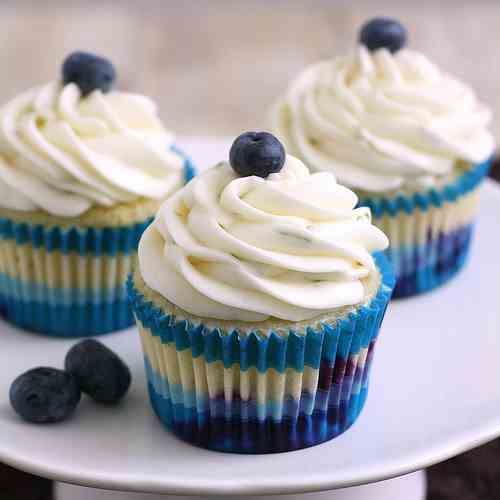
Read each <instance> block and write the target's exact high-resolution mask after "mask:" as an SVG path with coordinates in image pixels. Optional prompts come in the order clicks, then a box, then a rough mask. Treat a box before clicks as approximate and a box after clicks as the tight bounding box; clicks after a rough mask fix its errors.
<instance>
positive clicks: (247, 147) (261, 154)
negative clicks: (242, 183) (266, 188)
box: [229, 132, 286, 178]
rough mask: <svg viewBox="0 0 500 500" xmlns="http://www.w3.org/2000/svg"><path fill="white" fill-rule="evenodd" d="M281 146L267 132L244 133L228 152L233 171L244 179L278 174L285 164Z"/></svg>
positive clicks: (283, 151)
mask: <svg viewBox="0 0 500 500" xmlns="http://www.w3.org/2000/svg"><path fill="white" fill-rule="evenodd" d="M285 156H286V154H285V148H284V147H283V144H281V142H280V141H279V140H278V139H277V138H276V137H275V136H274V135H272V134H270V133H269V132H245V133H244V134H241V135H240V136H239V137H237V138H236V139H235V141H234V142H233V145H232V146H231V150H230V151H229V162H230V163H231V167H233V170H234V171H235V172H236V173H237V174H239V175H241V176H242V177H246V176H249V175H257V176H259V177H264V178H265V177H267V176H268V175H269V174H272V173H275V172H279V171H280V170H281V169H282V168H283V164H284V163H285Z"/></svg>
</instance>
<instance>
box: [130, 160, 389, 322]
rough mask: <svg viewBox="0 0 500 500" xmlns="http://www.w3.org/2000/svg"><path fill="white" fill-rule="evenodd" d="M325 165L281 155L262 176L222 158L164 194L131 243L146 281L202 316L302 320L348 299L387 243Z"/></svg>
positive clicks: (353, 298)
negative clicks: (279, 163)
mask: <svg viewBox="0 0 500 500" xmlns="http://www.w3.org/2000/svg"><path fill="white" fill-rule="evenodd" d="M356 204H357V197H356V195H355V194H354V193H353V192H352V191H350V190H349V189H347V188H345V187H343V186H340V185H338V184H337V182H336V180H335V177H334V176H333V175H332V174H331V173H326V172H323V173H315V174H311V173H310V172H309V170H308V169H307V168H306V167H305V165H304V164H303V163H302V162H301V161H300V160H298V159H297V158H294V157H293V156H287V157H286V161H285V165H284V167H283V169H282V170H281V171H280V172H279V173H275V174H271V175H269V176H268V177H267V178H266V179H262V178H260V177H256V176H251V177H238V176H237V175H236V174H235V173H234V171H233V170H232V169H231V167H230V166H229V164H227V163H220V164H218V165H216V166H215V167H213V168H211V169H209V170H207V171H205V172H204V173H202V174H201V175H199V176H198V177H196V178H195V179H194V180H193V181H191V182H190V183H189V184H188V185H187V186H185V187H184V188H183V189H181V190H180V191H179V192H177V193H176V194H175V195H174V196H172V197H171V198H170V199H169V200H167V201H166V202H165V203H164V204H163V205H162V207H161V208H160V210H159V212H158V214H157V217H156V219H155V221H154V223H153V224H152V225H151V226H150V227H149V228H148V230H147V231H146V232H145V234H144V236H143V238H142V240H141V243H140V245H139V265H140V270H141V274H142V277H143V279H144V281H145V282H146V284H147V285H148V286H149V287H151V288H152V289H153V290H156V291H157V292H159V293H160V294H161V295H163V296H164V297H165V298H167V299H168V300H169V301H170V302H172V303H174V304H175V305H177V306H178V307H180V308H181V309H184V310H185V311H187V312H189V313H191V314H194V315H198V316H202V317H205V318H216V319H225V320H239V321H264V320H266V319H268V318H269V317H274V318H280V319H285V320H290V321H301V320H304V319H310V318H313V317H315V316H318V315H320V314H321V313H324V312H327V311H330V310H332V309H335V308H338V307H342V306H346V305H355V304H358V303H360V302H362V301H363V299H364V297H365V288H364V280H366V279H367V278H368V277H369V276H370V275H372V273H373V272H375V264H374V261H373V258H372V256H371V252H374V251H378V250H383V249H384V248H386V247H387V245H388V241H387V238H386V236H385V235H384V234H383V233H382V232H381V231H380V230H379V229H377V228H376V227H375V226H373V225H372V224H371V217H370V211H369V209H366V208H358V209H356V208H355V206H356Z"/></svg>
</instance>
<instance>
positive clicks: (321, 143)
mask: <svg viewBox="0 0 500 500" xmlns="http://www.w3.org/2000/svg"><path fill="white" fill-rule="evenodd" d="M405 42H406V31H405V29H404V27H402V26H401V25H400V24H399V23H397V21H393V20H391V19H375V20H373V21H371V22H369V23H367V24H366V25H365V26H364V27H363V29H362V31H361V34H360V44H359V46H358V47H357V49H356V50H355V51H354V52H353V53H352V54H349V55H347V56H343V57H337V58H334V59H333V60H329V61H323V62H320V63H317V64H314V65H313V66H311V67H309V68H307V69H306V70H305V71H303V72H302V74H300V75H299V76H298V78H297V79H296V80H295V81H293V82H292V84H291V85H290V87H289V89H288V91H287V92H286V95H285V96H284V98H283V99H281V100H280V102H279V103H278V105H277V107H276V108H275V109H274V111H273V115H272V121H273V129H274V131H275V133H276V134H277V135H278V136H279V137H280V139H281V140H282V141H283V142H284V144H285V146H286V147H287V150H288V151H289V152H290V153H292V154H295V155H297V156H298V157H300V158H301V159H302V160H304V162H305V163H306V164H307V165H308V166H309V167H310V168H311V169H312V170H315V171H332V172H334V173H335V175H336V176H337V178H338V179H339V182H341V183H343V184H345V185H347V186H349V187H351V188H355V189H358V190H361V191H366V192H372V193H387V192H391V191H397V190H410V191H415V190H419V189H421V188H425V187H433V186H438V185H440V184H441V183H442V182H444V181H446V180H448V178H450V176H452V175H454V174H455V173H456V172H455V171H454V169H455V168H456V167H459V168H461V169H462V168H468V167H470V166H471V164H475V163H478V162H482V161H484V160H486V159H488V157H489V156H490V155H491V154H492V152H493V148H494V140H493V137H492V135H491V133H490V132H489V131H488V129H487V126H488V124H489V122H490V118H491V114H490V111H489V110H488V109H487V108H486V107H485V106H484V105H483V104H481V103H480V102H478V100H477V99H476V96H475V95H474V92H473V91H472V90H471V89H470V88H469V87H467V86H466V85H464V84H463V83H461V82H460V81H458V80H457V79H456V78H454V77H453V76H451V75H449V74H447V73H446V72H443V71H442V70H441V69H439V68H438V67H437V66H436V65H434V64H433V63H432V62H430V61H429V60H428V59H427V58H426V57H425V56H424V55H422V54H420V53H418V52H415V51H412V50H409V49H406V48H404V44H405Z"/></svg>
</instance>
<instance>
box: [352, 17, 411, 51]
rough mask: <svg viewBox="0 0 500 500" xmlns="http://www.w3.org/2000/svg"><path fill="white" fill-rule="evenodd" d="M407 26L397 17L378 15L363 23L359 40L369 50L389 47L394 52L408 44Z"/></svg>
mask: <svg viewBox="0 0 500 500" xmlns="http://www.w3.org/2000/svg"><path fill="white" fill-rule="evenodd" d="M406 40H407V33H406V28H405V27H404V26H403V25H402V24H401V23H400V22H399V21H396V20H395V19H391V18H388V17H376V18H375V19H372V20H371V21H368V22H367V23H365V24H364V25H363V27H362V28H361V31H360V33H359V41H360V43H361V44H362V45H365V46H366V47H367V48H368V49H369V50H372V51H373V50H377V49H383V48H385V49H387V50H389V51H390V52H392V53H394V52H397V51H398V50H400V49H401V48H403V47H404V46H405V45H406Z"/></svg>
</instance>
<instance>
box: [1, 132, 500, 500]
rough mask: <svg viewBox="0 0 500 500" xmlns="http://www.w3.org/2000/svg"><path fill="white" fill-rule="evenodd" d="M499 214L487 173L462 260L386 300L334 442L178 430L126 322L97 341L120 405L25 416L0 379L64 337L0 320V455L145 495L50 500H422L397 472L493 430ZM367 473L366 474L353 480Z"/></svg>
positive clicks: (498, 353) (93, 493) (499, 402)
mask: <svg viewBox="0 0 500 500" xmlns="http://www.w3.org/2000/svg"><path fill="white" fill-rule="evenodd" d="M186 148H189V151H190V152H191V153H192V155H193V157H194V158H195V160H197V161H198V164H199V165H202V166H205V165H209V164H210V163H213V162H215V161H217V160H219V159H220V158H224V157H227V146H225V145H224V143H221V142H200V141H193V142H191V143H188V144H186ZM499 220H500V188H498V187H496V186H495V185H494V184H493V183H490V182H487V183H486V185H485V187H484V191H483V199H482V206H481V213H480V219H479V224H478V228H477V233H476V240H475V242H474V243H475V244H474V247H473V251H472V255H471V260H470V262H469V264H468V266H467V268H466V269H465V270H464V271H463V272H462V273H461V274H460V275H459V276H458V277H457V278H456V279H455V280H454V281H452V282H451V283H449V284H448V285H446V286H444V287H442V288H441V289H438V290H436V291H435V292H432V293H429V294H427V295H424V296H422V297H417V298H413V299H407V300H404V301H398V302H394V303H392V304H391V305H390V308H389V311H388V314H387V316H386V320H385V322H384V325H383V329H382V334H381V337H380V343H379V346H378V347H377V352H376V355H375V362H374V367H373V372H372V378H371V386H370V394H369V396H368V401H367V404H366V406H365V408H364V411H363V413H362V414H361V416H360V418H359V420H358V421H357V422H356V423H355V425H354V426H353V427H352V428H351V429H349V430H348V431H347V432H346V433H345V434H343V435H341V436H340V437H338V438H336V439H334V440H333V441H330V442H328V443H324V444H322V445H319V446H316V447H313V448H309V449H306V450H301V451H297V452H291V453H283V454H278V455H261V456H245V455H232V454H223V453H216V452H210V451H206V450H202V449H198V448H195V447H193V446H190V445H189V444H186V443H184V442H181V441H179V440H178V439H176V438H175V437H174V436H172V435H171V434H169V433H167V432H166V431H165V430H164V429H163V427H162V426H161V424H160V423H159V421H158V420H157V419H156V417H155V416H154V415H153V413H152V412H151V410H150V408H149V404H148V400H147V396H146V391H145V377H144V373H143V366H142V354H141V349H140V345H139V340H138V337H137V334H136V332H135V331H134V329H133V328H132V329H130V330H127V331H123V332H119V333H116V334H112V335H109V336H107V337H103V338H102V340H103V342H105V343H106V344H107V345H109V346H110V347H111V348H113V349H114V350H116V351H117V352H118V353H119V354H120V355H121V356H122V357H123V358H124V359H126V360H127V362H128V363H129V364H130V366H131V369H132V372H133V375H134V381H133V385H132V388H131V391H130V394H129V395H128V397H127V398H126V400H125V401H124V402H123V404H122V405H121V406H120V407H116V408H109V407H103V406H98V405H95V404H93V403H92V402H90V401H89V400H88V399H84V400H83V401H82V403H81V405H80V407H79V409H78V411H77V413H76V414H75V416H74V418H72V419H71V420H69V421H68V422H65V423H62V424H60V425H54V426H36V425H30V424H27V423H24V422H22V421H21V420H20V419H19V418H17V416H16V415H15V414H14V413H13V411H12V410H11V408H10V406H9V402H8V389H9V385H10V383H11V381H12V380H13V379H14V378H15V376H17V375H18V374H19V373H21V372H23V371H24V370H26V369H28V368H32V367H34V366H38V365H52V366H62V362H63V359H64V355H65V353H66V351H67V350H68V347H69V346H70V345H72V344H73V341H64V340H57V339H49V338H44V337H41V336H38V335H33V334H29V333H26V332H23V331H20V330H17V329H15V328H13V327H12V326H10V325H8V324H6V323H0V338H1V344H0V345H1V359H2V364H1V366H0V461H3V462H5V463H7V464H9V465H12V466H14V467H17V468H19V469H22V470H25V471H27V472H31V473H33V474H37V475H39V476H43V477H48V478H51V479H54V480H56V481H61V482H64V483H72V484H78V485H82V486H86V487H91V488H100V489H106V490H118V491H124V492H146V493H149V494H155V495H154V496H148V495H142V494H141V495H137V494H135V493H128V494H125V493H116V492H109V491H108V492H105V491H98V490H89V489H86V488H81V487H75V486H69V485H63V484H59V485H58V488H57V490H58V498H59V499H60V500H61V499H63V498H64V499H71V500H79V499H86V500H97V499H99V500H101V499H102V500H112V499H113V500H115V499H123V500H125V499H128V500H132V499H133V500H138V499H140V498H142V499H145V500H146V499H148V500H153V499H156V498H158V497H157V496H156V495H158V494H161V495H190V496H194V497H196V498H200V496H207V495H217V496H224V495H229V496H231V495H233V496H235V495H253V496H256V495H271V494H282V495H289V498H290V499H298V498H299V496H300V498H303V499H304V500H307V499H310V500H313V499H314V500H316V499H321V500H323V499H325V500H326V499H331V500H354V499H356V500H382V499H384V500H387V499H391V500H423V498H424V492H425V481H424V477H423V473H416V474H411V475H408V474H410V473H412V472H414V471H419V470H421V469H423V468H425V467H427V466H429V465H431V464H434V463H437V462H440V461H442V460H445V459H447V458H449V457H452V456H454V455H456V454H458V453H460V452H463V451H465V450H468V449H470V448H473V447H475V446H478V445H480V444H482V443H485V442H487V441H489V440H491V439H493V438H495V437H497V436H499V435H500V384H499V383H498V364H499V359H500V335H499V326H500V308H499V296H500V292H499V290H500V288H499V283H500V265H499V264H498V244H499V237H498V236H497V235H498V227H499V226H498V221H499ZM398 476H402V477H399V478H398V479H392V480H389V481H387V480H388V479H391V478H396V477H398ZM380 481H382V482H380ZM368 483H375V484H371V485H368V486H359V485H367V484H368ZM346 488H347V489H346ZM331 490H335V491H331ZM325 491H326V493H314V494H312V495H305V496H304V495H302V494H304V493H312V492H325ZM163 498H165V497H163ZM171 498H175V497H171Z"/></svg>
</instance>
